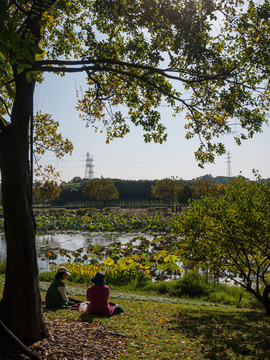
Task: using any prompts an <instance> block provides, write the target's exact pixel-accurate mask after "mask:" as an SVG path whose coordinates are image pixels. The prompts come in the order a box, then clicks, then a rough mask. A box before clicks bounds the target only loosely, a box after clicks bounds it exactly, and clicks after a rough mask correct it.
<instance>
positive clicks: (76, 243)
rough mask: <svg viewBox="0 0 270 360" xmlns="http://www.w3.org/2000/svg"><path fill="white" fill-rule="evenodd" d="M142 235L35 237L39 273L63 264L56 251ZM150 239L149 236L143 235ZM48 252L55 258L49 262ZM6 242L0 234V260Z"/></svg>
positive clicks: (75, 234) (4, 252) (58, 234)
mask: <svg viewBox="0 0 270 360" xmlns="http://www.w3.org/2000/svg"><path fill="white" fill-rule="evenodd" d="M138 235H142V234H138V233H83V232H63V233H49V234H43V235H40V234H39V235H37V236H36V249H37V257H38V267H39V271H49V270H50V264H51V263H55V264H57V263H59V264H61V263H63V262H65V261H66V260H67V258H65V257H64V256H60V255H59V252H58V250H60V249H67V250H77V249H79V248H84V249H86V248H87V247H88V246H89V245H105V246H106V245H109V244H111V243H113V242H115V241H120V242H121V243H123V244H124V243H126V242H128V241H130V240H132V239H133V238H134V237H136V236H138ZM144 236H145V237H147V238H150V237H151V236H149V235H144ZM48 250H51V251H53V252H54V253H55V254H56V255H57V258H56V259H55V260H53V261H52V260H50V259H48V258H47V257H46V252H47V251H48ZM5 255H6V241H5V236H4V234H3V233H0V258H5Z"/></svg>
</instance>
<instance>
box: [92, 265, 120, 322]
mask: <svg viewBox="0 0 270 360" xmlns="http://www.w3.org/2000/svg"><path fill="white" fill-rule="evenodd" d="M91 281H92V282H93V283H94V285H93V286H91V287H89V288H88V289H87V292H86V299H87V301H89V304H88V306H87V313H88V314H96V315H106V316H111V315H114V314H119V313H121V312H124V309H123V307H122V306H121V305H119V304H113V303H110V302H108V299H109V295H110V289H109V287H108V286H107V285H105V274H104V273H103V272H102V271H98V272H97V273H96V275H95V276H94V277H93V278H92V279H91Z"/></svg>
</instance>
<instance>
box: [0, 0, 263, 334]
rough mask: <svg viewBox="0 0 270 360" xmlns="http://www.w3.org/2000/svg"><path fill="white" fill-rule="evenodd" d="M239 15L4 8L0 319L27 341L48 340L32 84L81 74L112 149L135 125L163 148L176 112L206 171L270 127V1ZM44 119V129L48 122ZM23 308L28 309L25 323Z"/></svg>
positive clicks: (120, 3) (160, 9) (186, 6)
mask: <svg viewBox="0 0 270 360" xmlns="http://www.w3.org/2000/svg"><path fill="white" fill-rule="evenodd" d="M243 5H244V1H242V0H217V1H213V0H204V1H201V0H197V1H191V0H180V1H179V0H143V1H141V0H21V1H20V2H18V1H9V0H2V1H1V2H0V115H1V118H0V168H1V176H2V195H3V210H4V221H5V236H6V241H7V267H6V282H5V290H4V294H3V299H2V301H1V303H0V314H1V317H3V318H4V322H5V324H8V325H9V327H10V329H11V330H12V331H13V332H14V333H15V334H17V335H18V336H19V337H20V338H21V339H24V340H27V341H33V340H38V339H40V338H42V337H43V336H45V327H44V323H43V320H42V311H41V299H40V294H39V287H38V269H37V262H36V252H35V220H34V217H33V211H32V193H31V185H32V184H31V176H29V175H30V173H29V160H31V157H32V155H30V156H29V144H30V149H33V140H34V139H33V134H34V125H35V123H37V120H36V119H34V114H33V97H34V89H35V84H36V82H42V80H43V77H44V74H45V73H47V72H52V73H55V74H56V75H60V76H61V75H65V74H66V73H70V72H73V73H74V72H84V73H85V75H86V78H87V83H88V88H87V89H86V91H85V93H84V94H83V96H82V97H79V99H78V106H77V108H78V110H79V111H80V113H81V116H82V117H83V118H84V119H85V121H86V125H93V126H94V127H95V128H96V129H98V128H99V125H100V128H101V130H103V129H105V131H106V134H107V141H110V140H111V139H113V138H114V137H122V136H124V135H125V134H127V133H128V132H129V131H130V124H131V123H132V124H134V125H135V126H141V127H142V128H143V130H144V133H145V134H144V139H145V141H147V142H148V141H151V140H153V141H156V142H160V143H161V142H163V141H164V140H166V136H167V135H166V129H165V127H164V125H163V123H162V119H161V115H160V112H159V108H160V106H169V107H170V108H172V109H173V111H174V114H175V116H178V115H179V114H180V113H181V112H184V114H185V116H186V120H187V122H186V125H185V127H186V129H187V138H190V137H193V136H194V135H198V136H199V137H200V140H201V146H200V148H199V149H198V151H197V152H196V153H195V156H196V158H197V159H198V160H199V164H201V165H203V164H204V163H205V162H207V161H210V162H211V161H214V156H215V154H223V153H224V152H225V147H224V145H223V144H222V142H217V143H215V137H219V136H221V135H224V134H228V133H232V130H233V129H234V126H235V124H236V123H239V124H240V127H241V128H242V130H241V133H240V134H238V135H237V136H236V135H235V134H234V136H235V138H236V141H237V142H238V143H240V142H241V140H242V139H245V138H248V137H252V136H253V134H254V133H255V132H259V131H261V130H262V126H263V124H264V123H265V122H266V121H267V119H266V115H267V112H268V110H269V65H268V64H269V51H268V49H269V46H268V45H269V36H268V35H269V25H268V18H269V16H268V15H269V2H268V1H267V0H264V1H262V2H260V3H259V5H256V4H255V2H253V1H250V2H249V3H248V4H245V6H243ZM219 22H221V23H222V22H223V25H222V29H220V31H217V30H216V29H217V27H216V25H217V24H218V23H219ZM42 116H43V115H42ZM42 116H41V114H40V119H41V122H42V124H46V121H47V120H49V117H48V116H49V115H48V116H46V119H45V118H44V117H42ZM45 126H47V125H45ZM29 128H30V132H29ZM41 137H42V135H41ZM49 137H50V136H49ZM35 140H39V141H40V140H42V139H41V138H40V137H39V139H35ZM51 145H52V147H54V146H55V144H51ZM66 145H67V149H68V147H69V146H68V144H66ZM64 146H65V145H64ZM61 147H62V146H60V148H61ZM26 279H27V282H26V281H25V280H26ZM18 294H19V295H20V296H18ZM18 308H23V309H24V312H23V313H20V318H18V317H17V309H18Z"/></svg>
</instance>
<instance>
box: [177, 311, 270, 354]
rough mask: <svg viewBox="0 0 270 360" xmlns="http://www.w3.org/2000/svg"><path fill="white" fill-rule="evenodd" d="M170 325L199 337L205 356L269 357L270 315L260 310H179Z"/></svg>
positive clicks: (192, 336) (194, 337) (188, 334)
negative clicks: (269, 316)
mask: <svg viewBox="0 0 270 360" xmlns="http://www.w3.org/2000/svg"><path fill="white" fill-rule="evenodd" d="M170 326H171V328H170V330H171V331H176V332H180V333H181V334H183V335H185V336H186V337H188V338H190V339H196V340H197V341H198V340H199V341H200V342H201V351H202V352H203V353H204V356H205V358H206V359H212V360H215V359H217V360H220V359H222V360H231V359H239V358H244V359H256V360H266V359H270V318H267V317H266V316H265V315H264V314H263V313H256V312H248V311H241V312H231V313H229V312H221V311H218V310H217V311H215V310H213V311H209V310H208V311H205V310H203V309H200V310H198V311H197V312H194V311H191V310H181V311H180V312H179V313H178V314H177V316H175V318H174V319H173V320H172V321H170Z"/></svg>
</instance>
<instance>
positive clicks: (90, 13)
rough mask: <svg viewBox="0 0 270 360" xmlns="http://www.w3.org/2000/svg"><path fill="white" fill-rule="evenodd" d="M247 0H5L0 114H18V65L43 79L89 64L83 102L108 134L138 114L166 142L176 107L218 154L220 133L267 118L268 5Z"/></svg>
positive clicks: (247, 129) (243, 134) (245, 131)
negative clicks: (167, 113) (165, 113)
mask: <svg viewBox="0 0 270 360" xmlns="http://www.w3.org/2000/svg"><path fill="white" fill-rule="evenodd" d="M243 3H244V2H243V1H241V0H240V1H238V0H235V1H224V0H221V1H210V0H207V1H186V0H182V1H176V0H170V1H169V0H167V1H160V0H156V1H131V0H128V1H123V0H119V1H113V0H110V1H108V0H106V1H105V0H103V1H102V0H96V1H87V0H85V1H76V0H70V1H56V0H46V1H40V2H35V1H26V0H25V1H22V2H20V5H19V4H18V3H16V2H8V1H3V2H1V8H0V10H1V14H3V15H1V19H0V21H1V22H0V69H1V77H0V87H1V97H0V113H1V114H2V116H8V115H9V114H11V108H12V102H13V101H12V99H13V98H14V96H15V91H16V89H15V87H14V79H15V77H16V76H19V74H24V73H25V74H26V76H27V78H28V80H29V81H30V82H31V81H40V82H41V81H42V79H43V75H42V74H43V73H46V72H53V73H56V74H58V75H64V74H66V73H70V72H85V74H86V78H87V85H88V88H87V89H86V90H85V92H84V94H83V95H82V96H79V95H78V96H79V98H78V104H77V109H78V110H79V111H80V113H81V116H82V118H83V119H84V120H85V121H86V123H87V125H89V124H90V125H92V126H94V128H95V129H96V130H98V129H99V128H101V129H102V128H103V127H105V129H106V133H107V141H110V140H112V139H113V138H115V137H123V136H124V135H126V134H127V133H128V132H130V125H131V123H133V124H134V125H135V126H141V127H142V128H143V130H144V139H145V141H146V142H149V141H152V140H153V141H155V142H160V143H162V142H163V141H165V140H166V136H167V134H166V128H165V126H164V125H163V120H162V118H161V114H160V111H159V109H160V107H164V106H168V107H170V108H172V109H173V112H174V114H175V116H180V114H181V113H182V112H183V113H184V115H185V117H186V123H185V128H186V130H187V133H186V137H187V138H188V139H189V138H192V137H194V136H195V135H198V136H199V138H200V141H201V145H200V147H199V149H198V151H196V152H195V156H196V158H197V160H198V161H199V164H200V165H201V166H202V165H203V164H204V163H205V162H209V161H210V162H213V161H214V157H215V154H223V153H225V151H226V149H225V146H224V145H223V144H222V143H221V142H218V141H216V140H217V138H218V137H220V136H221V135H224V134H231V133H232V128H233V127H234V126H235V125H236V124H238V125H240V127H241V129H242V130H241V131H240V132H239V134H237V135H234V136H235V140H236V142H237V143H238V144H240V143H241V141H242V140H243V139H246V138H248V137H252V136H253V135H254V133H256V132H260V131H262V128H263V125H264V123H266V122H267V117H266V116H267V112H268V111H269V100H268V99H269V76H268V75H269V74H268V72H269V70H268V66H267V64H268V63H269V55H268V51H266V50H267V49H268V45H269V44H268V43H269V40H268V39H269V25H268V24H267V19H268V17H269V16H268V15H269V4H268V2H267V1H265V2H260V4H259V5H255V4H254V3H253V2H252V1H251V2H249V4H248V5H246V6H245V7H244V6H243ZM219 24H222V26H220V28H218V26H219ZM267 44H268V45H267ZM99 124H100V125H101V126H100V125H99Z"/></svg>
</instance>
